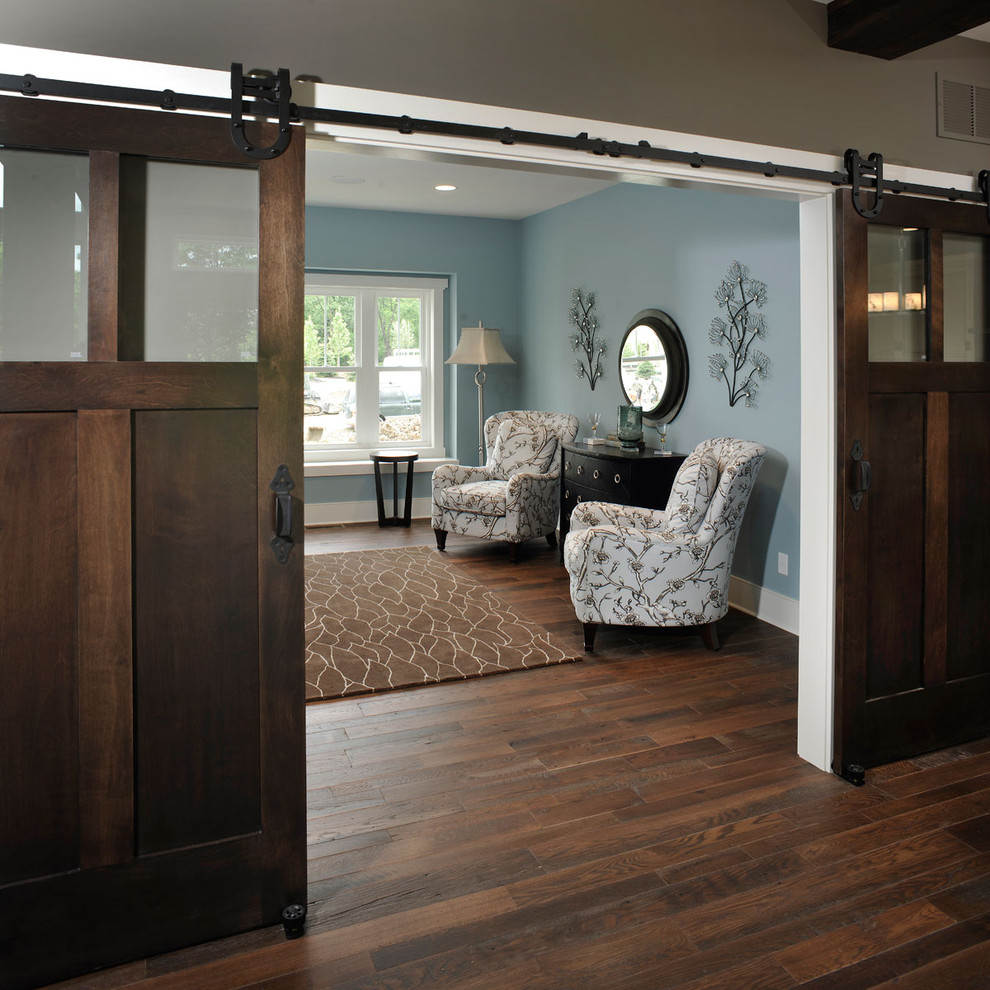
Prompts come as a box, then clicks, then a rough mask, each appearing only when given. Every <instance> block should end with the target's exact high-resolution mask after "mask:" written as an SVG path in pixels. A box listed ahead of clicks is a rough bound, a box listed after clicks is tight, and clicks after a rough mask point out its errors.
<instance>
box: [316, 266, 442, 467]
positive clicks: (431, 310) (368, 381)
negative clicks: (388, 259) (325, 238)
mask: <svg viewBox="0 0 990 990" xmlns="http://www.w3.org/2000/svg"><path fill="white" fill-rule="evenodd" d="M447 286H448V280H447V279H446V278H443V277H438V276H415V277H413V276H398V275H389V274H382V275H347V274H340V273H332V272H323V271H315V270H308V271H307V272H306V281H305V289H304V292H305V295H307V296H310V295H325V296H355V297H356V302H355V307H354V322H355V337H356V339H355V352H356V353H355V366H354V368H353V371H354V374H355V383H356V385H357V386H358V387H357V420H356V423H355V430H356V431H357V432H356V440H357V442H356V443H348V444H330V443H320V444H307V445H306V446H305V461H306V463H326V462H339V461H367V460H368V459H369V455H370V453H371V451H372V450H387V449H388V448H389V447H397V448H398V447H401V448H403V449H406V450H416V451H418V452H419V455H420V457H422V458H431V457H443V456H444V437H443V340H444V304H445V294H444V293H445V290H446V289H447ZM413 295H414V296H419V297H420V298H421V299H422V301H423V305H422V310H421V323H420V355H421V360H422V391H421V395H420V421H421V423H422V437H421V439H420V440H418V441H414V442H409V441H380V440H379V439H378V437H377V435H374V436H372V435H369V433H368V431H367V430H366V429H364V428H363V427H366V426H367V424H368V423H370V422H372V421H373V422H375V423H376V424H377V407H378V404H377V402H376V401H375V397H376V396H377V395H378V387H377V386H378V378H379V373H380V372H381V370H382V369H381V368H380V367H379V366H378V364H377V362H376V360H375V355H377V353H378V350H377V312H378V307H377V305H376V303H377V297H378V296H406V297H409V296H413ZM300 332H301V328H300ZM369 353H370V355H371V356H372V357H371V361H370V362H366V361H365V355H367V354H369ZM347 370H351V369H347ZM394 370H396V371H403V370H406V371H409V370H419V368H418V367H416V368H403V367H399V366H396V367H395V369H394Z"/></svg>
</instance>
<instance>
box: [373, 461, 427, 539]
mask: <svg viewBox="0 0 990 990" xmlns="http://www.w3.org/2000/svg"><path fill="white" fill-rule="evenodd" d="M418 457H419V454H418V453H417V451H415V450H373V451H372V452H371V462H372V464H374V465H375V495H376V496H377V498H378V525H379V526H408V525H409V524H410V522H411V520H412V490H413V462H414V461H415V460H416V459H417V458H418ZM382 463H385V464H391V465H392V518H391V519H386V518H385V498H384V496H383V494H382V469H381V465H382ZM400 464H408V465H409V470H408V471H407V473H406V511H405V514H404V515H403V516H402V517H401V518H400V517H399V465H400Z"/></svg>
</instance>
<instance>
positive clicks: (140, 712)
mask: <svg viewBox="0 0 990 990" xmlns="http://www.w3.org/2000/svg"><path fill="white" fill-rule="evenodd" d="M256 451H257V430H256V414H255V413H254V411H253V410H180V411H168V412H164V411H163V412H158V411H153V412H152V411H145V412H138V413H135V415H134V522H135V568H134V574H135V578H134V586H135V633H136V636H135V639H136V644H135V658H134V660H135V678H136V684H137V696H136V719H137V775H138V780H139V781H140V785H139V789H138V801H137V845H138V850H139V852H140V853H142V854H145V853H151V852H161V851H162V850H166V849H176V848H180V847H183V846H189V845H194V844H197V843H203V842H212V841H216V840H217V839H222V838H227V837H229V836H234V835H244V834H246V833H249V832H256V831H258V830H259V828H260V826H261V820H260V796H259V794H260V781H259V752H258V750H259V732H260V729H259V706H258V689H259V675H258V541H257V517H258V492H257V485H256V481H255V479H256V474H257V466H256V464H257V454H256ZM189 733H200V734H202V735H203V736H204V737H205V738H208V739H209V740H210V748H209V752H207V753H202V752H197V751H196V750H194V749H190V748H189V747H186V746H181V745H177V743H178V741H179V740H181V739H182V737H183V736H185V735H187V734H189ZM163 782H165V783H166V785H167V786H165V787H163V786H162V783H163ZM180 795H181V799H179V796H180Z"/></svg>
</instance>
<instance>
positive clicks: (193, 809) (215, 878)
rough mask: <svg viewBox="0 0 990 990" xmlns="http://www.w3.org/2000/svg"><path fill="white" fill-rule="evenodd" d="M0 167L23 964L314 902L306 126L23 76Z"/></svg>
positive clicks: (1, 836)
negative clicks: (273, 126) (114, 96)
mask: <svg viewBox="0 0 990 990" xmlns="http://www.w3.org/2000/svg"><path fill="white" fill-rule="evenodd" d="M0 166H2V183H3V184H2V189H3V193H2V196H3V199H2V210H0V218H2V219H0V224H2V226H0V235H2V255H0V264H2V268H0V561H2V566H0V791H2V797H0V986H3V987H5V988H7V990H10V988H17V987H29V986H37V985H39V984H42V983H46V982H50V981H52V980H54V979H57V978H61V977H64V976H67V975H71V974H74V973H79V972H82V971H83V970H86V969H92V968H95V967H98V966H105V965H109V964H112V963H115V962H119V961H122V960H126V959H131V958H136V957H139V956H146V955H150V954H153V953H158V952H161V951H164V950H167V949H171V948H175V947H178V946H182V945H188V944H191V943H194V942H199V941H203V940H206V939H211V938H215V937H218V936H221V935H225V934H228V933H231V932H234V931H239V930H244V929H247V928H252V927H258V926H261V925H267V924H275V923H277V922H278V921H279V920H280V916H281V912H282V910H283V908H284V907H286V906H287V905H288V904H291V903H300V904H303V903H305V890H306V863H305V783H304V781H305V778H304V772H305V767H304V726H303V712H304V702H303V685H304V681H303V617H302V564H303V558H302V548H301V546H295V547H294V549H293V546H292V541H296V542H298V541H299V540H300V539H301V533H302V519H301V512H299V511H298V509H299V508H300V506H301V492H302V485H301V481H302V464H301V461H302V422H301V415H302V413H301V410H302V407H301V404H300V402H299V396H298V394H297V393H298V388H299V383H300V382H301V380H302V354H301V335H300V333H299V330H300V327H301V325H302V272H303V220H302V216H303V177H302V172H303V142H302V140H301V139H300V138H299V137H297V138H296V139H295V140H294V141H293V142H292V144H291V146H290V148H289V151H288V152H287V153H286V154H285V155H283V156H282V157H280V158H278V159H275V160H273V161H270V162H265V163H264V164H262V165H261V166H260V167H258V166H257V164H256V163H251V162H250V161H248V160H247V159H244V158H243V157H242V156H241V155H240V154H239V153H238V152H236V150H235V149H234V147H233V144H232V142H231V141H230V137H229V134H228V129H227V125H226V123H225V122H224V121H223V120H219V119H211V118H205V117H199V118H195V117H193V118H190V117H181V116H178V115H175V114H166V113H163V112H144V111H131V110H115V109H109V108H84V107H79V106H73V105H70V104H59V103H52V102H39V101H32V100H30V99H26V98H15V99H9V100H8V99H4V100H0ZM280 465H284V466H285V467H286V468H287V471H288V474H289V475H290V476H291V477H292V478H293V479H294V480H295V483H296V488H295V490H294V492H293V493H292V495H291V496H290V498H291V501H292V502H293V503H294V505H295V508H296V509H297V511H296V513H295V514H294V516H293V518H292V520H291V523H290V522H289V521H288V519H286V518H285V516H287V515H288V513H286V512H283V513H281V514H280V516H281V517H280V520H279V522H280V525H281V529H282V530H283V532H284V538H283V539H282V541H281V542H280V543H278V544H276V546H275V547H274V548H273V546H272V545H271V540H272V538H273V526H274V525H275V513H274V510H273V503H274V500H275V498H276V495H275V493H274V492H273V490H272V489H271V488H270V482H271V481H272V479H273V478H274V477H275V475H276V472H277V470H278V469H279V466H280ZM283 474H284V472H283ZM289 507H291V506H290V505H288V504H287V502H286V500H285V499H283V508H289ZM276 550H277V551H279V552H278V553H276ZM286 551H288V556H287V557H286Z"/></svg>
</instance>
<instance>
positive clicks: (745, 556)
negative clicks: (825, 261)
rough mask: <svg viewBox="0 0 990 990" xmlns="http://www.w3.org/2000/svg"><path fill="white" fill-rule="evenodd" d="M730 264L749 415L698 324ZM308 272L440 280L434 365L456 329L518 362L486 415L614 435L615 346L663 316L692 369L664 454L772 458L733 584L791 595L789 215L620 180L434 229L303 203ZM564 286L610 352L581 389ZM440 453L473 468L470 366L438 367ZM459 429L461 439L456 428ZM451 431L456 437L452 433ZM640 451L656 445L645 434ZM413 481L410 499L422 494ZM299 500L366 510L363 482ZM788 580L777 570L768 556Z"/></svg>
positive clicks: (794, 245) (794, 526) (794, 236)
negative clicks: (496, 216)
mask: <svg viewBox="0 0 990 990" xmlns="http://www.w3.org/2000/svg"><path fill="white" fill-rule="evenodd" d="M733 260H738V261H740V262H742V263H743V264H744V265H747V266H748V267H749V269H750V272H751V274H752V275H753V277H754V278H757V279H760V280H762V281H764V282H766V283H767V286H768V301H767V304H766V306H765V307H764V308H763V310H762V312H763V314H764V316H765V317H766V320H767V324H768V335H767V338H766V340H765V341H764V342H763V344H762V350H764V351H765V352H766V353H767V354H769V355H770V358H771V360H772V362H773V364H772V367H771V377H770V380H769V381H767V382H765V383H763V384H762V387H761V395H760V398H759V401H758V405H757V406H756V408H753V409H749V408H746V407H745V406H744V405H742V404H737V405H736V406H734V407H731V408H730V407H729V404H728V398H727V395H726V390H725V385H724V383H719V382H716V381H715V380H713V379H712V378H710V377H709V375H708V355H709V354H711V353H712V352H713V351H714V349H715V348H714V347H713V346H712V345H711V344H710V343H709V341H708V326H709V324H710V322H711V320H712V318H713V317H715V316H717V315H720V312H721V311H720V310H719V309H718V306H717V304H716V302H715V299H714V291H715V287H716V286H717V284H718V283H719V281H721V279H722V276H723V275H724V274H725V272H726V269H727V268H728V267H729V265H730V263H731V262H732V261H733ZM306 263H307V267H309V268H317V269H321V268H322V269H332V270H342V271H355V272H363V271H369V272H374V271H388V272H397V273H402V274H440V275H445V276H447V277H448V278H449V279H450V280H451V291H450V298H449V300H448V325H447V340H446V343H445V347H444V352H445V354H449V353H450V352H451V350H452V349H453V347H454V345H455V343H456V338H457V335H458V333H459V328H460V327H462V326H472V325H477V323H478V321H479V320H483V321H484V323H485V325H486V326H498V327H500V328H501V329H502V334H503V339H504V341H505V344H506V347H507V349H508V350H509V353H511V354H512V355H513V356H514V357H515V358H516V360H517V361H518V362H519V363H518V365H516V366H495V367H492V368H490V369H489V372H488V382H487V384H486V386H485V400H486V413H489V414H490V413H493V412H496V411H497V410H499V409H508V408H514V407H515V408H531V409H555V410H562V411H569V412H574V413H577V414H578V415H579V416H580V417H581V419H582V424H583V432H586V429H587V428H586V424H587V417H588V413H590V412H592V411H598V412H601V413H602V424H603V426H606V427H608V428H612V427H613V426H614V423H615V410H616V406H617V405H618V404H619V402H620V401H621V391H620V388H619V383H618V370H617V362H618V349H619V344H620V341H621V339H622V334H623V332H624V330H625V329H626V326H627V324H628V322H629V320H630V319H631V318H632V317H633V316H634V315H635V314H636V313H638V312H639V311H640V310H642V309H648V308H655V309H661V310H664V311H665V312H667V313H669V314H670V316H671V317H672V318H673V319H674V321H675V322H676V323H677V324H678V326H679V327H680V328H681V332H682V334H683V335H684V339H685V343H686V344H687V349H688V358H689V361H690V365H691V376H690V384H689V388H688V393H687V399H686V400H685V403H684V406H683V408H682V409H681V412H680V415H679V416H678V417H677V419H676V420H675V421H674V422H673V424H671V427H670V433H669V438H668V447H669V448H670V449H673V450H679V451H685V452H686V451H689V450H691V448H692V447H693V446H694V445H695V444H696V443H697V442H698V441H699V440H702V439H704V438H706V437H712V436H735V437H742V438H747V439H752V440H758V441H760V442H761V443H763V444H765V445H766V446H767V447H769V448H770V455H769V457H768V459H767V461H766V462H765V464H764V467H763V471H762V473H761V475H760V480H759V483H758V485H757V489H756V491H755V492H754V495H753V499H752V501H751V503H750V508H749V512H748V514H747V518H746V522H745V524H744V527H743V530H742V532H741V534H740V538H739V544H738V547H737V552H736V561H735V566H734V568H733V571H734V573H735V574H736V575H737V576H739V577H742V578H744V579H746V580H748V581H751V582H753V583H754V584H756V585H760V586H762V587H765V588H768V589H770V590H772V591H776V592H778V593H780V594H783V595H787V596H788V597H791V598H797V597H798V569H799V560H798V547H799V517H798V508H799V504H798V499H799V479H800V413H801V402H800V365H799V360H800V350H799V345H800V323H799V315H800V314H799V294H798V288H799V281H798V280H799V257H798V207H797V205H796V204H794V203H784V202H780V201H777V200H773V199H764V198H757V197H750V196H743V195H734V194H731V193H714V192H709V191H697V190H684V189H672V188H663V187H656V186H646V185H633V184H624V185H618V186H615V187H613V188H610V189H607V190H605V191H603V192H600V193H596V194H595V195H593V196H589V197H587V198H585V199H582V200H578V201H576V202H574V203H570V204H567V205H565V206H560V207H557V208H555V209H552V210H548V211H546V212H545V213H541V214H538V215H537V216H535V217H530V218H529V219H527V220H523V221H505V220H483V219H472V218H460V217H442V216H434V215H428V214H399V213H387V212H378V211H363V210H341V209H330V208H325V207H313V208H310V209H308V210H307V234H306ZM574 286H581V287H582V288H583V289H585V290H593V291H594V292H595V293H596V294H597V297H598V307H597V308H598V315H599V317H600V321H601V331H600V332H601V333H602V334H603V336H604V337H605V339H606V340H607V342H608V344H609V355H608V357H607V360H606V370H605V375H604V377H603V378H601V379H600V380H599V381H598V383H597V385H596V387H595V390H594V391H591V389H590V387H589V385H588V382H587V381H586V380H581V379H578V378H577V377H576V376H575V375H574V372H573V364H574V361H575V356H574V354H573V353H572V352H571V350H570V346H569V343H568V336H569V333H570V330H571V328H570V326H569V324H568V321H567V311H568V308H569V304H570V294H571V290H572V289H573V288H574ZM445 371H446V376H447V377H446V401H445V429H446V431H447V436H448V438H450V442H449V443H448V452H450V453H451V454H452V455H453V456H456V457H458V458H459V459H460V460H461V462H462V463H475V461H476V457H477V437H476V433H477V425H476V420H477V390H476V388H475V385H474V381H473V370H472V369H470V368H467V367H458V368H454V367H452V366H448V367H447V368H446V369H445ZM458 424H459V429H457V427H458ZM455 429H456V432H455ZM647 442H648V443H653V444H654V445H656V441H655V438H654V437H652V436H649V437H648V438H647ZM428 486H429V478H428V476H426V475H422V474H421V475H418V476H417V479H416V487H415V494H416V495H417V496H425V495H428V494H429V487H428ZM306 498H307V501H308V502H336V501H359V500H366V499H367V500H371V499H373V498H374V484H373V480H372V478H371V476H370V475H364V476H361V477H344V478H310V479H308V480H307V491H306ZM778 553H786V554H787V555H788V557H789V575H788V576H787V577H784V576H782V575H779V574H778V573H777V554H778Z"/></svg>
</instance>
